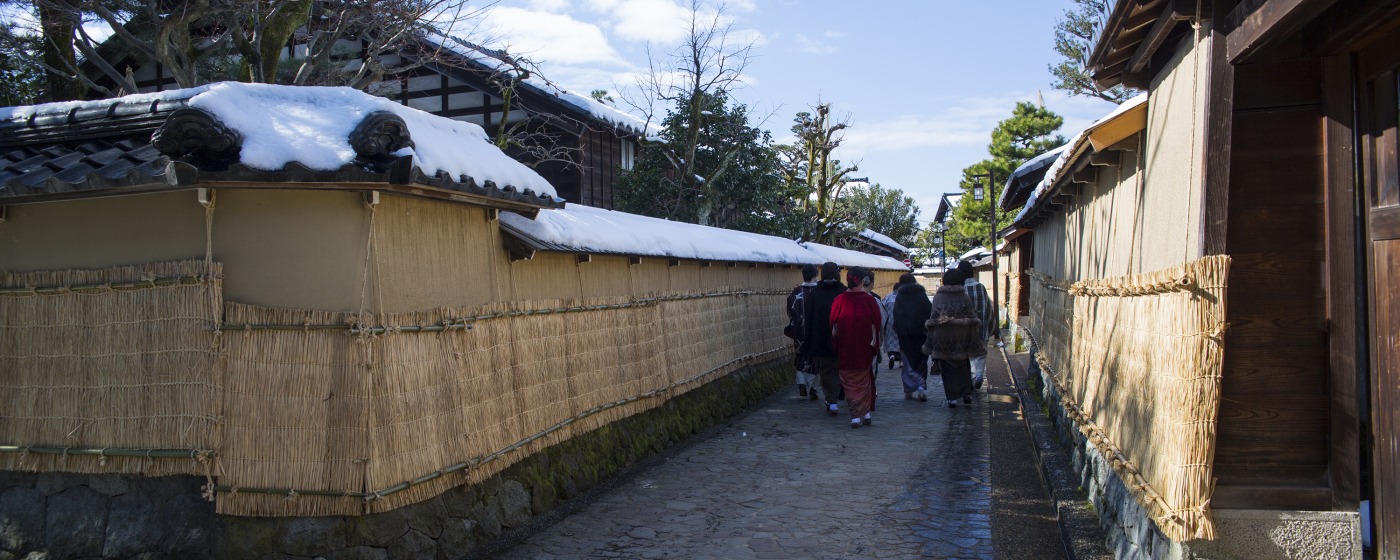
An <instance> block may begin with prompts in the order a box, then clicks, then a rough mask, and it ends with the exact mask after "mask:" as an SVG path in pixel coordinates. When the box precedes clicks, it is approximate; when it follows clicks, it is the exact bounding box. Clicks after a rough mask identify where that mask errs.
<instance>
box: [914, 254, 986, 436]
mask: <svg viewBox="0 0 1400 560" xmlns="http://www.w3.org/2000/svg"><path fill="white" fill-rule="evenodd" d="M964 279H965V277H964V276H963V274H962V273H961V272H959V271H958V270H957V269H953V270H949V271H948V272H945V273H944V274H943V285H942V286H939V287H938V290H937V291H935V292H934V294H933V310H932V311H931V312H930V313H929V319H928V321H927V322H925V323H924V326H925V327H926V328H927V329H928V340H926V341H925V342H924V347H923V350H924V353H926V354H928V355H929V356H930V357H932V358H933V361H934V365H935V366H937V368H938V371H939V373H940V374H941V375H942V376H943V397H944V398H946V399H947V400H948V408H957V406H958V400H959V399H962V401H963V402H964V403H971V402H972V392H973V389H972V367H971V364H970V363H969V362H968V360H969V358H972V357H974V356H986V355H987V346H986V345H985V344H984V343H983V341H982V340H979V338H978V331H979V330H980V329H981V327H982V321H981V320H980V319H978V318H977V312H976V311H975V310H974V309H973V308H972V300H971V299H969V298H968V297H967V291H966V290H965V289H964V288H963V280H964Z"/></svg>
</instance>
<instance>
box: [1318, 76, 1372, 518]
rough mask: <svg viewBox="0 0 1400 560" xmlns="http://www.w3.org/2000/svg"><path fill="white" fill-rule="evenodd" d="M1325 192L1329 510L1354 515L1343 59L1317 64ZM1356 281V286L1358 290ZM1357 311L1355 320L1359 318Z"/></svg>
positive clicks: (1352, 203)
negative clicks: (1320, 96)
mask: <svg viewBox="0 0 1400 560" xmlns="http://www.w3.org/2000/svg"><path fill="white" fill-rule="evenodd" d="M1321 81H1322V114H1323V121H1322V135H1323V140H1322V142H1323V158H1324V160H1323V161H1324V166H1325V167H1324V175H1323V181H1324V184H1323V191H1324V196H1325V197H1326V201H1327V221H1326V224H1327V225H1326V230H1325V231H1326V243H1327V252H1326V278H1327V282H1326V288H1327V318H1328V333H1327V334H1328V336H1327V365H1328V367H1327V370H1328V371H1327V373H1328V388H1329V391H1328V393H1327V394H1328V397H1329V401H1330V404H1329V406H1328V415H1329V418H1328V423H1327V428H1328V437H1327V440H1328V441H1327V447H1328V449H1327V455H1328V460H1327V462H1328V468H1327V474H1328V478H1329V479H1330V480H1331V484H1332V509H1336V510H1355V509H1356V508H1357V507H1358V505H1359V504H1360V500H1361V424H1362V423H1361V414H1362V413H1361V411H1362V410H1363V407H1362V406H1361V397H1360V376H1359V375H1358V365H1357V364H1358V363H1359V357H1358V349H1357V346H1358V345H1357V342H1358V340H1357V339H1358V336H1357V333H1358V331H1364V329H1363V328H1361V327H1360V325H1361V322H1364V321H1365V320H1366V315H1365V312H1364V311H1360V312H1359V310H1362V309H1365V308H1366V306H1365V305H1364V304H1363V303H1361V302H1360V301H1359V300H1362V301H1364V297H1362V296H1360V295H1359V294H1358V293H1357V292H1358V291H1360V292H1361V293H1365V290H1366V288H1365V280H1363V279H1360V278H1358V277H1357V276H1358V274H1357V268H1358V266H1357V258H1358V257H1360V258H1361V259H1362V260H1363V261H1364V259H1365V256H1362V255H1359V254H1358V248H1357V243H1356V237H1357V236H1356V208H1357V206H1358V205H1359V204H1358V198H1359V197H1358V193H1357V192H1356V188H1355V184H1356V183H1355V180H1356V177H1355V171H1354V169H1353V161H1354V159H1355V153H1356V145H1355V141H1354V139H1355V134H1354V133H1353V131H1352V125H1353V123H1354V121H1355V118H1354V114H1353V112H1352V83H1353V79H1352V70H1351V57H1350V56H1349V55H1337V56H1333V57H1328V58H1326V59H1323V61H1322V80H1321ZM1358 283H1359V284H1358ZM1358 312H1359V313H1360V316H1359V317H1358Z"/></svg>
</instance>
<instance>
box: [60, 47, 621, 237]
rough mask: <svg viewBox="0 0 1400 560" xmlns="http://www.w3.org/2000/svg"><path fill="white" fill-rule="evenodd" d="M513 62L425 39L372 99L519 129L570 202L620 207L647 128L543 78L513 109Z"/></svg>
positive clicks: (135, 58)
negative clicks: (617, 200)
mask: <svg viewBox="0 0 1400 560" xmlns="http://www.w3.org/2000/svg"><path fill="white" fill-rule="evenodd" d="M351 46H352V47H353V45H351ZM104 47H107V48H106V49H104V51H103V52H109V53H112V56H113V60H111V62H112V64H113V66H114V67H115V68H117V69H118V70H122V71H126V70H128V69H129V70H130V72H131V75H132V76H133V77H134V78H135V84H136V86H137V87H138V88H139V89H140V91H141V92H151V91H164V90H170V89H176V88H178V87H179V85H177V84H176V82H175V78H174V77H172V76H171V75H170V73H169V72H168V71H166V70H165V69H164V67H163V66H162V65H161V64H160V63H158V62H153V61H150V60H148V59H146V58H144V57H143V56H141V55H139V54H136V53H129V52H128V53H127V54H115V53H120V52H123V51H121V50H120V49H119V48H118V47H117V46H115V45H113V46H107V45H104ZM302 50H304V49H302ZM354 50H355V49H354V48H352V49H351V51H350V52H354ZM298 56H304V53H302V52H301V51H300V50H298V47H297V46H296V45H290V46H288V47H287V49H286V50H285V52H284V57H286V58H296V57H298ZM506 58H508V57H507V55H506V54H505V53H503V52H501V51H497V50H493V49H490V48H488V47H484V46H480V45H475V44H472V43H468V42H465V41H457V40H453V39H443V40H441V41H434V40H429V39H423V40H420V41H419V42H417V43H416V44H414V45H413V46H412V47H409V48H405V49H403V50H401V51H400V53H399V54H397V55H390V56H387V57H385V63H386V64H389V65H393V64H398V63H400V62H408V63H419V62H421V63H422V65H421V66H419V67H417V68H415V69H413V70H411V71H409V72H406V73H404V74H403V75H400V76H396V77H395V78H394V79H391V80H386V81H384V82H381V83H379V84H376V85H374V86H373V87H371V88H370V90H369V92H370V93H372V94H374V95H379V96H383V97H387V98H389V99H393V100H395V101H397V102H399V103H402V104H404V105H406V106H409V107H413V108H415V109H419V110H422V111H427V112H429V113H432V114H434V115H438V116H443V117H447V118H450V119H454V120H460V121H465V122H470V123H474V124H477V125H480V126H481V127H482V128H484V129H486V132H487V134H489V135H491V136H492V137H495V136H496V135H497V133H498V132H500V131H501V129H502V128H508V129H509V128H512V127H517V129H516V130H515V133H516V134H518V135H526V134H528V138H525V143H526V144H528V145H529V146H530V149H528V150H527V149H522V148H520V147H518V146H517V147H512V148H510V149H509V150H508V151H507V153H509V154H510V155H511V156H512V157H515V158H516V159H518V160H520V161H521V162H522V163H525V164H526V165H529V166H531V167H532V168H533V169H535V171H536V172H538V173H539V174H540V175H542V176H544V178H545V179H546V180H548V181H549V182H550V184H552V185H554V186H555V188H556V189H557V191H558V194H559V196H561V197H562V198H564V199H565V200H567V201H568V202H570V203H574V204H583V205H587V206H595V207H598V208H608V209H611V208H613V183H614V182H615V181H616V180H617V178H618V176H619V174H620V173H621V172H623V171H626V170H629V169H631V168H632V165H633V164H634V163H635V161H636V158H637V154H638V149H639V146H640V144H639V140H640V139H641V138H642V136H643V135H644V134H645V129H646V123H645V122H644V121H642V120H641V119H638V118H636V117H634V116H632V115H629V114H627V113H625V112H623V111H619V110H617V109H615V108H612V107H610V106H608V105H606V104H603V103H601V102H599V101H595V100H593V99H592V98H589V97H586V96H581V95H577V94H574V93H571V92H568V91H564V90H562V89H560V88H559V87H557V86H555V85H554V84H550V83H545V82H542V81H539V80H537V79H533V80H532V79H527V80H524V81H521V82H519V83H518V85H517V86H516V87H515V89H514V91H512V92H511V100H510V104H509V107H507V103H506V100H505V98H504V92H503V91H502V89H501V87H500V86H499V85H498V83H499V82H501V81H502V77H503V76H502V71H503V69H504V66H505V65H504V63H503V62H502V60H504V59H506ZM87 71H88V73H89V74H90V77H91V78H92V79H93V80H94V81H96V82H97V83H99V84H102V85H106V86H113V85H114V84H112V83H111V81H110V79H108V78H105V77H104V76H103V75H102V74H101V73H100V72H98V71H96V70H95V69H93V68H91V67H88V68H87Z"/></svg>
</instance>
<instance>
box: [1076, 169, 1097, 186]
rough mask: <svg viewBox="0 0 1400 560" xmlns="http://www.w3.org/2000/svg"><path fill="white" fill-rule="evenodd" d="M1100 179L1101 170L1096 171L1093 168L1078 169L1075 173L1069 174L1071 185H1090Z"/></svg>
mask: <svg viewBox="0 0 1400 560" xmlns="http://www.w3.org/2000/svg"><path fill="white" fill-rule="evenodd" d="M1098 179H1099V170H1097V169H1094V168H1093V167H1088V168H1085V169H1077V170H1075V171H1074V172H1073V173H1070V174H1069V181H1070V182H1071V183H1084V184H1086V185H1088V184H1093V183H1094V182H1096V181H1098Z"/></svg>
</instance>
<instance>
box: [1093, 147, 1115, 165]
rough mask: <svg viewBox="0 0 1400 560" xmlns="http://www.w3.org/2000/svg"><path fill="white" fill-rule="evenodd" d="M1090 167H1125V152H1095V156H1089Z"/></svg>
mask: <svg viewBox="0 0 1400 560" xmlns="http://www.w3.org/2000/svg"><path fill="white" fill-rule="evenodd" d="M1115 145H1117V144H1115ZM1089 165H1091V166H1095V167H1118V166H1120V165H1123V152H1121V151H1118V150H1104V151H1101V152H1094V154H1093V155H1091V156H1089Z"/></svg>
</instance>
